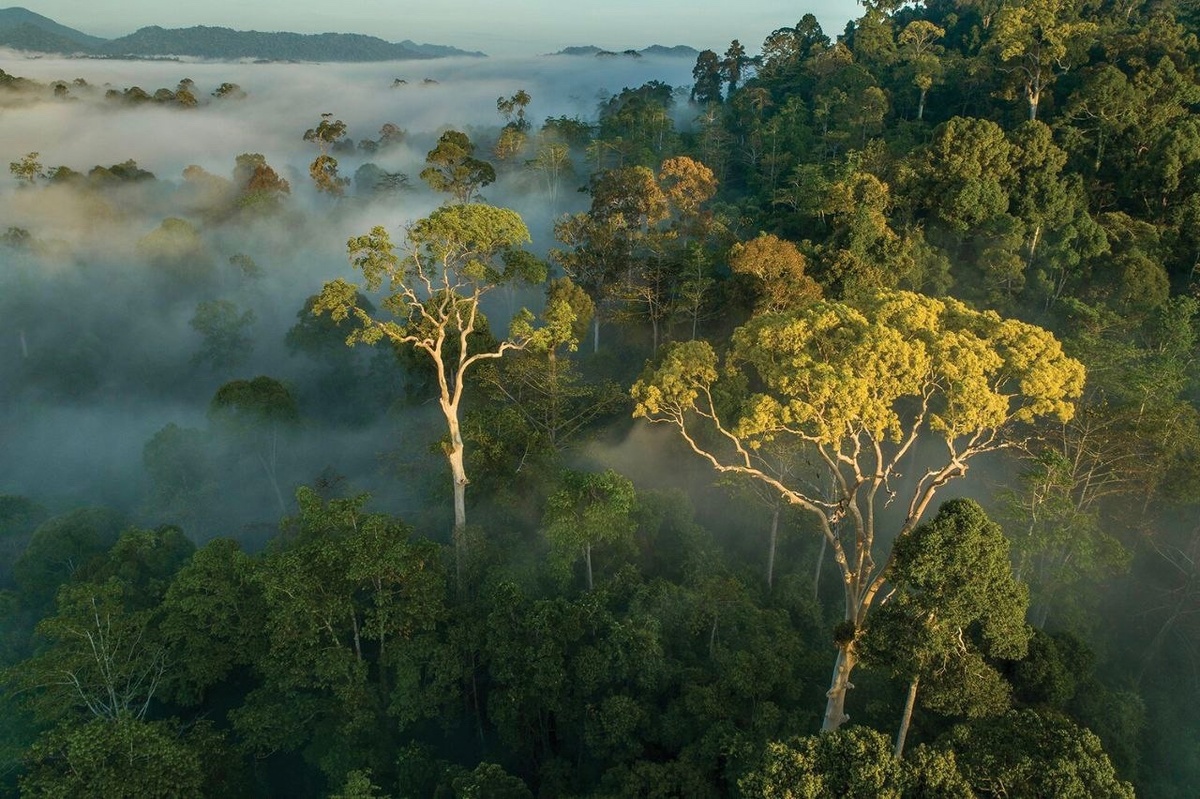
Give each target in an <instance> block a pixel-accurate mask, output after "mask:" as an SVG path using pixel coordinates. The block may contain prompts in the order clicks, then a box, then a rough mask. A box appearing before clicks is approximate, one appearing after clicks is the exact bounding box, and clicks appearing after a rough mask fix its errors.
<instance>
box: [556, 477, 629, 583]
mask: <svg viewBox="0 0 1200 799" xmlns="http://www.w3.org/2000/svg"><path fill="white" fill-rule="evenodd" d="M560 482H561V486H562V487H561V488H559V489H558V490H557V491H555V492H554V493H553V494H551V495H550V498H549V499H548V500H547V501H546V512H545V514H544V515H543V517H542V526H543V532H544V534H545V536H546V538H547V539H549V541H550V548H551V553H552V558H553V559H554V560H555V561H557V562H558V564H559V565H560V567H566V568H567V569H569V568H570V567H571V566H572V565H573V564H574V563H575V561H576V559H577V558H578V557H579V554H580V553H581V552H582V554H583V558H584V564H585V570H584V572H585V574H586V575H587V588H588V590H589V591H591V590H592V589H593V588H595V582H594V580H593V577H592V547H593V546H596V545H598V544H612V543H620V542H622V541H628V540H629V539H630V537H631V536H632V534H633V527H634V522H633V517H632V514H633V509H634V501H635V494H634V490H633V483H631V482H630V481H629V478H627V477H624V476H622V475H619V474H617V473H616V472H614V471H613V470H611V469H607V470H605V471H603V472H599V473H593V474H588V473H585V472H576V471H572V470H567V471H566V472H564V473H563V475H562V478H561V481H560Z"/></svg>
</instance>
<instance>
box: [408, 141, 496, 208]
mask: <svg viewBox="0 0 1200 799" xmlns="http://www.w3.org/2000/svg"><path fill="white" fill-rule="evenodd" d="M474 153H475V145H474V144H473V143H472V142H471V139H470V138H469V137H468V136H467V134H465V133H463V132H461V131H457V130H448V131H446V132H445V133H443V134H442V135H441V136H440V137H439V138H438V141H437V146H436V147H434V148H433V149H432V150H430V151H429V152H428V153H427V154H426V156H425V163H426V164H428V166H427V167H425V168H424V169H422V170H421V180H423V181H425V182H426V183H428V184H429V187H430V188H431V189H433V190H434V191H440V192H445V193H447V194H451V195H453V196H454V199H455V200H457V201H458V202H460V203H469V202H471V200H472V199H475V197H476V195H477V194H478V193H479V190H480V189H482V188H483V187H484V186H490V185H491V184H492V183H495V182H496V170H495V168H494V167H493V166H492V165H491V164H489V163H488V162H487V161H482V160H480V159H478V158H476V157H475V155H474Z"/></svg>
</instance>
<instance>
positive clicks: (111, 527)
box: [13, 508, 125, 615]
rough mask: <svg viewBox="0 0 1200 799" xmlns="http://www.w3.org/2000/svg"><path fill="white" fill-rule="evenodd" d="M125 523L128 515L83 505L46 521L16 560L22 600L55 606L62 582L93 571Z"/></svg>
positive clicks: (35, 605)
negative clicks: (55, 598)
mask: <svg viewBox="0 0 1200 799" xmlns="http://www.w3.org/2000/svg"><path fill="white" fill-rule="evenodd" d="M124 526H125V517H124V516H123V515H121V514H120V513H117V512H116V511H113V510H109V509H107V508H80V509H79V510H74V511H71V512H70V513H65V514H62V515H61V516H54V517H52V518H50V519H48V520H47V521H45V522H43V523H42V524H41V525H40V526H38V528H37V529H36V530H34V531H33V537H32V538H30V540H29V546H27V547H26V548H25V551H24V552H22V553H21V557H19V558H18V559H17V561H16V563H14V564H13V579H14V580H15V582H16V584H17V589H18V592H19V594H20V597H21V601H22V604H24V605H26V606H27V607H30V608H36V609H38V610H39V611H44V609H45V608H47V607H50V606H52V603H53V601H54V595H55V593H56V592H57V591H58V588H59V586H61V585H62V584H64V583H66V582H68V581H70V580H71V579H72V578H74V577H76V576H86V575H87V574H89V573H90V570H91V569H92V568H94V566H95V563H96V561H97V560H98V559H99V558H100V557H101V556H102V555H103V554H104V553H105V552H107V551H108V548H109V547H111V546H112V545H113V544H114V543H116V541H117V538H118V536H119V534H120V531H121V529H122V528H124ZM41 615H44V612H43V613H42V614H41Z"/></svg>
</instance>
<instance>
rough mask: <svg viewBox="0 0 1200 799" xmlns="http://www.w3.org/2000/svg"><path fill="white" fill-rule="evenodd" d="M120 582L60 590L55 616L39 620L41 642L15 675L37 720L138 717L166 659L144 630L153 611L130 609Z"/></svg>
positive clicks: (110, 580) (78, 584) (76, 585)
mask: <svg viewBox="0 0 1200 799" xmlns="http://www.w3.org/2000/svg"><path fill="white" fill-rule="evenodd" d="M127 587H128V586H127V584H125V583H124V582H123V581H122V580H121V579H120V578H118V577H110V578H108V579H107V580H105V581H104V582H76V583H72V584H69V585H66V586H64V587H63V588H62V589H61V590H60V591H59V595H58V610H57V613H55V614H54V615H53V616H50V617H48V618H46V619H43V620H42V622H41V623H40V624H39V625H38V635H39V636H40V637H41V638H43V639H44V640H45V641H46V646H44V647H43V648H41V649H40V650H39V651H38V653H37V654H36V655H35V656H34V657H32V658H31V659H29V660H27V661H25V662H24V663H22V664H20V666H19V667H18V668H17V670H16V672H15V681H16V682H17V683H18V684H19V685H20V687H21V689H22V690H23V691H25V692H27V694H28V699H29V701H30V702H31V703H32V706H33V707H34V708H35V712H36V714H37V715H38V717H39V718H41V719H42V720H44V721H48V722H51V723H53V722H57V721H61V720H64V719H70V718H77V717H83V718H91V719H99V720H102V721H106V722H110V723H115V722H118V721H120V720H121V719H132V720H138V721H140V720H142V719H143V718H145V716H146V713H147V712H148V711H149V709H150V702H151V700H153V699H154V696H155V694H156V692H157V690H158V685H159V682H160V681H161V680H162V676H163V674H164V672H165V671H166V670H167V661H166V656H165V652H164V651H163V649H162V647H161V646H160V645H158V644H157V643H156V642H155V641H154V640H153V638H152V635H151V634H150V633H149V629H150V626H151V618H152V613H153V611H151V610H148V609H144V608H143V609H137V608H131V607H129V606H128V605H127V602H128V597H127V590H126V589H127Z"/></svg>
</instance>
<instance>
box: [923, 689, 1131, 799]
mask: <svg viewBox="0 0 1200 799" xmlns="http://www.w3.org/2000/svg"><path fill="white" fill-rule="evenodd" d="M944 743H945V745H948V746H950V747H952V748H953V749H954V753H955V756H956V759H957V761H958V764H959V768H960V769H961V770H962V774H963V776H964V777H965V778H966V779H967V782H968V783H970V785H971V788H972V789H973V790H974V791H975V792H976V794H977V795H979V796H984V797H1001V796H1055V797H1063V798H1064V799H1085V798H1086V799H1091V798H1092V797H1106V798H1107V799H1132V797H1133V795H1134V792H1133V786H1131V785H1130V784H1129V783H1127V782H1124V781H1122V780H1121V779H1119V778H1118V777H1117V774H1116V772H1115V771H1114V769H1113V767H1112V763H1111V762H1110V761H1109V759H1108V755H1106V754H1105V753H1104V749H1103V748H1102V747H1101V745H1100V740H1099V739H1098V738H1097V737H1096V736H1095V735H1094V734H1092V733H1091V732H1090V731H1088V730H1086V729H1084V728H1082V727H1080V726H1078V725H1076V724H1075V723H1074V722H1072V721H1071V720H1070V719H1068V718H1066V717H1064V716H1062V715H1059V714H1058V713H1055V712H1053V711H1047V712H1039V711H1034V710H1018V711H1012V712H1009V713H1008V714H1006V715H1004V716H1002V717H1000V718H998V719H981V720H979V721H974V722H969V723H967V724H964V725H960V726H958V727H955V728H954V730H953V731H952V732H951V733H950V734H949V735H948V736H947V738H946V741H945V742H944Z"/></svg>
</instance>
